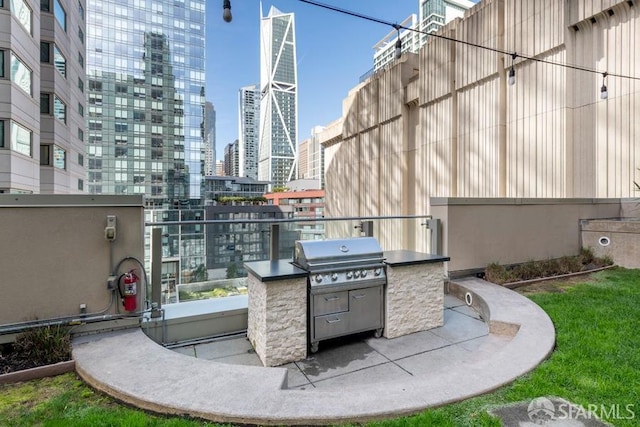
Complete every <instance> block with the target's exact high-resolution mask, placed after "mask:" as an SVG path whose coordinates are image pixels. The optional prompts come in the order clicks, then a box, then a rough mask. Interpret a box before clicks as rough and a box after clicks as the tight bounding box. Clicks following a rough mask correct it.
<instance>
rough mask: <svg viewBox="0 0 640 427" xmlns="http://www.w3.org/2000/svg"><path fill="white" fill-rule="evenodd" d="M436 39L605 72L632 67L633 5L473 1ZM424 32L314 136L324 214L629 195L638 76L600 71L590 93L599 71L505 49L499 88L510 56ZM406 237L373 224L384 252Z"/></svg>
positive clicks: (638, 60) (636, 160) (639, 101)
mask: <svg viewBox="0 0 640 427" xmlns="http://www.w3.org/2000/svg"><path fill="white" fill-rule="evenodd" d="M610 8H611V9H610ZM609 10H610V11H611V12H612V14H610V13H609ZM440 34H443V35H446V36H448V37H452V38H456V39H460V40H466V41H469V42H472V43H477V44H480V45H483V46H488V47H492V48H495V49H499V50H504V51H506V52H517V53H520V54H522V55H526V56H535V57H536V58H538V59H541V60H545V61H549V62H559V63H569V64H576V65H579V66H581V67H585V68H588V69H595V70H600V71H605V70H606V71H607V72H609V73H610V74H611V73H617V74H624V75H632V76H637V75H638V73H637V71H636V70H638V69H640V67H639V65H640V56H638V55H635V53H633V52H635V47H636V46H637V45H638V44H639V43H640V8H639V7H637V5H636V6H634V7H630V6H629V4H628V2H626V1H597V2H595V1H590V0H572V1H565V0H546V1H540V2H538V1H535V2H534V1H527V2H524V1H520V0H483V1H482V2H480V3H478V4H477V5H476V6H474V7H473V8H472V9H471V10H469V11H468V12H467V13H466V15H465V17H464V18H463V19H460V20H456V21H453V22H451V23H449V24H448V25H447V26H445V27H444V29H443V30H442V31H441V33H440ZM429 39H430V41H429V42H428V43H427V44H426V45H425V46H424V47H423V48H422V49H421V51H420V52H419V54H418V55H415V54H405V55H403V57H402V59H401V60H399V61H398V62H397V63H396V64H395V65H394V66H392V67H390V68H389V69H388V70H387V71H384V72H381V73H379V74H375V75H374V76H372V77H371V78H370V79H369V80H367V81H366V82H364V83H362V84H360V85H359V86H358V87H357V88H355V89H354V90H353V91H352V92H351V93H350V94H349V96H348V97H347V102H345V104H344V106H345V112H344V114H343V117H342V118H341V120H340V121H338V122H335V123H339V124H341V125H342V133H341V134H339V135H336V132H335V129H334V130H333V131H332V132H331V133H329V132H327V133H326V140H325V141H324V144H325V147H326V153H327V154H326V191H327V193H326V194H327V196H326V202H327V205H326V213H327V216H334V217H344V216H357V215H402V214H416V215H420V214H429V213H432V212H430V208H429V200H430V198H432V197H474V198H475V197H478V198H480V197H481V198H499V197H509V198H576V197H581V198H625V197H633V196H634V195H636V193H635V192H634V187H633V181H634V180H636V181H640V175H639V174H640V172H638V167H639V166H638V165H640V149H637V148H636V147H637V142H636V141H638V140H640V139H639V138H638V137H640V128H639V126H640V125H638V124H637V120H636V118H637V117H638V115H639V114H640V82H637V81H633V80H629V79H623V78H619V77H613V76H609V77H608V78H607V81H606V84H607V86H608V89H609V98H608V99H607V100H601V99H600V96H599V95H600V86H601V84H602V76H601V75H600V74H593V73H588V72H584V71H578V70H574V69H570V68H565V67H561V66H557V65H553V64H549V63H541V62H538V61H531V60H523V59H522V58H517V59H516V60H515V70H516V84H515V85H513V86H509V85H507V72H508V69H509V68H510V67H511V56H510V55H504V54H498V53H495V52H491V51H488V50H483V49H478V48H474V47H471V46H465V45H461V44H458V43H451V42H449V41H446V40H443V39H439V38H436V37H430V38H429ZM332 127H333V128H335V125H333V126H332ZM328 229H329V230H330V231H331V227H328ZM335 231H336V232H338V231H339V230H335ZM345 231H346V230H345ZM413 234H415V233H412V232H411V231H409V232H408V231H407V230H404V229H403V230H399V229H394V228H391V229H389V228H387V229H385V230H377V231H376V235H377V236H382V237H383V242H382V243H383V247H384V246H393V247H404V248H408V249H413V248H411V247H409V246H410V243H409V242H408V241H406V240H402V239H406V238H407V236H411V235H413ZM398 236H403V237H402V239H400V238H399V237H398ZM576 236H577V235H576ZM576 236H574V238H575V237H576ZM385 239H388V240H389V242H384V240H385ZM399 240H401V241H399ZM415 249H418V250H420V249H421V248H420V247H417V248H415Z"/></svg>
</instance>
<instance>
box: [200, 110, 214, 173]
mask: <svg viewBox="0 0 640 427" xmlns="http://www.w3.org/2000/svg"><path fill="white" fill-rule="evenodd" d="M204 110H205V113H204V129H205V131H204V135H205V140H204V143H203V144H202V174H203V175H204V176H213V175H215V170H216V164H215V163H216V109H215V108H214V107H213V104H212V103H211V102H209V101H207V102H206V103H205V107H204ZM203 182H204V179H203Z"/></svg>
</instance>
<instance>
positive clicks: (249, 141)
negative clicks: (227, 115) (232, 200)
mask: <svg viewBox="0 0 640 427" xmlns="http://www.w3.org/2000/svg"><path fill="white" fill-rule="evenodd" d="M238 104H239V105H238V113H239V115H240V117H239V120H238V124H239V128H240V129H239V130H238V144H239V146H238V151H239V153H238V154H239V156H240V159H239V176H242V177H246V178H253V179H258V139H259V138H258V136H259V135H260V89H258V86H256V85H252V86H245V87H243V88H240V93H239V101H238Z"/></svg>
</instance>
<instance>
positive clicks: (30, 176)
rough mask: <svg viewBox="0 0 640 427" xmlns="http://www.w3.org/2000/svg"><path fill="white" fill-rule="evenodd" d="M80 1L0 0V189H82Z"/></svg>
mask: <svg viewBox="0 0 640 427" xmlns="http://www.w3.org/2000/svg"><path fill="white" fill-rule="evenodd" d="M84 43H85V6H84V0H79V1H77V0H73V1H72V0H41V1H40V3H39V4H38V3H37V2H34V1H28V0H0V193H81V192H84V190H85V175H86V169H85V148H84V139H85V123H84V114H85V100H84V93H83V91H84V89H85V71H84V67H85V46H84Z"/></svg>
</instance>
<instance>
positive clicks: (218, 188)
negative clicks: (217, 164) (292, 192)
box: [203, 176, 269, 206]
mask: <svg viewBox="0 0 640 427" xmlns="http://www.w3.org/2000/svg"><path fill="white" fill-rule="evenodd" d="M204 187H205V188H204V193H203V196H204V204H205V206H212V205H216V204H218V203H221V202H223V201H224V199H225V198H226V199H229V198H236V199H245V200H252V199H253V200H255V199H259V198H262V196H263V195H264V194H265V193H266V192H267V190H268V189H269V183H268V182H264V181H256V180H255V179H251V178H245V177H238V176H208V177H205V186H204Z"/></svg>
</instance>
